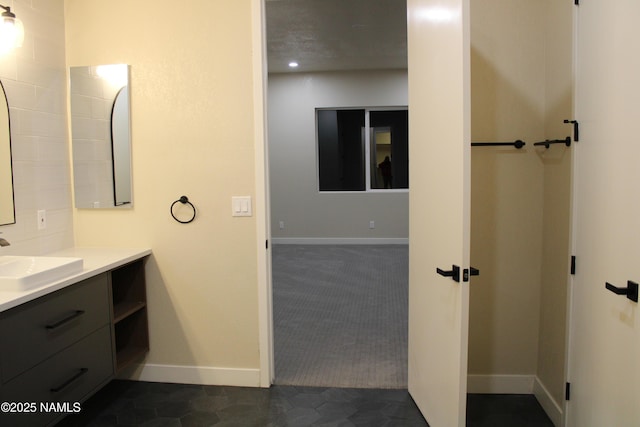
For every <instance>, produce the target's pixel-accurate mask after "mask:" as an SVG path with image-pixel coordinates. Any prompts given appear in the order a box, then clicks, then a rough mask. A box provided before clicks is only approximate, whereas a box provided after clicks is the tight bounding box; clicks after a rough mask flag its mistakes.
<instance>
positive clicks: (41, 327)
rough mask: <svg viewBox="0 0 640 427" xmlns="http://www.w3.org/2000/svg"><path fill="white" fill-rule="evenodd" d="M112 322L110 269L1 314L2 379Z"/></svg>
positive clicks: (4, 380)
mask: <svg viewBox="0 0 640 427" xmlns="http://www.w3.org/2000/svg"><path fill="white" fill-rule="evenodd" d="M108 324H109V290H108V276H107V274H106V273H103V274H100V275H98V276H95V277H91V278H89V279H87V280H84V281H82V282H80V283H77V284H75V285H72V286H69V287H67V288H65V289H62V290H60V291H58V292H54V293H53V294H49V295H47V296H44V297H42V298H39V299H37V300H35V301H31V302H29V303H27V304H23V305H21V306H19V307H16V308H15V309H13V310H8V311H6V312H4V313H1V314H0V340H1V341H0V342H2V347H4V348H7V349H10V351H8V352H3V354H2V355H1V356H0V359H1V361H0V367H1V372H2V381H3V382H5V383H6V382H8V381H10V380H11V379H12V378H14V377H15V376H17V375H19V374H21V373H22V372H24V371H26V370H27V369H29V368H31V367H32V366H34V365H36V364H38V363H39V362H41V361H43V360H44V359H46V358H48V357H50V356H51V355H53V354H55V353H57V352H59V351H60V350H62V349H64V348H66V347H68V346H69V345H71V344H73V343H74V342H76V341H78V340H79V339H80V338H83V337H85V336H87V335H88V334H90V333H91V332H93V331H96V330H98V329H99V328H100V327H102V326H105V325H108Z"/></svg>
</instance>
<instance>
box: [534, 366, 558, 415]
mask: <svg viewBox="0 0 640 427" xmlns="http://www.w3.org/2000/svg"><path fill="white" fill-rule="evenodd" d="M533 394H534V395H535V396H536V399H538V402H539V403H540V406H542V409H544V412H546V413H547V415H548V416H549V418H551V421H552V422H553V425H554V426H556V427H560V426H562V420H563V418H564V417H563V413H562V412H563V411H562V407H561V406H560V405H558V402H556V400H555V399H554V398H553V397H552V396H551V393H549V390H547V388H546V387H545V386H544V384H542V382H541V381H540V378H538V377H536V378H535V381H534V383H533Z"/></svg>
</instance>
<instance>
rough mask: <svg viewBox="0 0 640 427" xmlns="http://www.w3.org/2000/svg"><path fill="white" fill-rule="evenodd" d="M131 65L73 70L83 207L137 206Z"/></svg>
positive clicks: (77, 182)
mask: <svg viewBox="0 0 640 427" xmlns="http://www.w3.org/2000/svg"><path fill="white" fill-rule="evenodd" d="M129 71H130V67H129V66H128V65H126V64H111V65H98V66H88V67H71V69H70V84H69V87H70V91H71V134H72V136H71V140H72V147H73V184H74V194H75V204H76V207H77V208H91V209H96V208H121V207H131V206H132V201H133V200H132V197H131V132H130V129H131V126H130V123H131V119H130V102H129Z"/></svg>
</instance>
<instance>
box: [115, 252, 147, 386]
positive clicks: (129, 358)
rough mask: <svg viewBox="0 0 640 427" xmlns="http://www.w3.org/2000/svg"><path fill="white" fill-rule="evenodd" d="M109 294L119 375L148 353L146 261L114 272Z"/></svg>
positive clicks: (137, 262) (140, 260) (116, 366)
mask: <svg viewBox="0 0 640 427" xmlns="http://www.w3.org/2000/svg"><path fill="white" fill-rule="evenodd" d="M110 292H111V306H112V322H113V330H112V333H113V338H112V339H113V349H114V358H113V359H114V370H115V372H116V374H117V373H118V372H120V371H122V370H123V369H124V368H126V367H127V366H129V365H130V364H131V363H133V362H134V361H136V360H138V359H140V358H142V357H143V356H144V355H145V354H146V353H147V352H148V351H149V324H148V320H147V294H146V287H145V275H144V259H139V260H136V261H133V262H131V263H129V264H126V265H123V266H122V267H118V268H116V269H114V270H112V271H111V274H110Z"/></svg>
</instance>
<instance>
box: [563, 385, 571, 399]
mask: <svg viewBox="0 0 640 427" xmlns="http://www.w3.org/2000/svg"><path fill="white" fill-rule="evenodd" d="M564 400H571V383H565V385H564Z"/></svg>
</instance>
